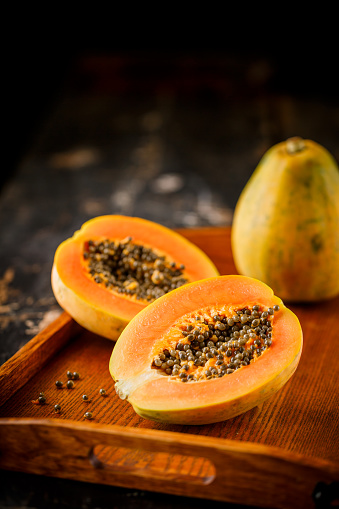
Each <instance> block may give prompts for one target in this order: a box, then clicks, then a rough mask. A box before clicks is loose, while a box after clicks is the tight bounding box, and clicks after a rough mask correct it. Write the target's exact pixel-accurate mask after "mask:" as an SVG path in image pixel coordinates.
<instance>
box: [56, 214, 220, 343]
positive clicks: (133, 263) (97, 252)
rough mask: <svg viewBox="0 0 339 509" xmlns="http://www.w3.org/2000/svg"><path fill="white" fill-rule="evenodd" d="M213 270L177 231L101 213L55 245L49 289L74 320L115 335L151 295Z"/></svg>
mask: <svg viewBox="0 0 339 509" xmlns="http://www.w3.org/2000/svg"><path fill="white" fill-rule="evenodd" d="M218 274H219V272H218V270H217V269H216V267H215V265H214V264H213V262H212V261H211V260H210V259H209V258H208V257H207V255H206V254H205V253H203V252H202V251H201V250H200V249H199V248H198V247H197V246H195V245H194V244H193V243H191V242H189V241H188V240H187V239H185V238H184V237H183V236H182V235H180V234H179V233H176V232H174V231H172V230H170V229H169V228H166V227H164V226H162V225H160V224H157V223H154V222H152V221H148V220H145V219H141V218H136V217H127V216H119V215H107V216H100V217H96V218H93V219H91V220H89V221H87V222H86V223H85V224H84V225H83V226H82V227H81V229H80V230H78V231H76V232H75V233H74V235H73V237H71V238H69V239H67V240H65V241H64V242H62V243H61V244H60V246H59V247H58V249H57V250H56V253H55V257H54V263H53V268H52V288H53V292H54V295H55V298H56V300H57V301H58V303H59V304H60V306H61V307H62V308H63V309H64V310H65V311H67V312H68V313H69V314H70V315H71V316H72V317H73V318H74V320H75V321H77V322H78V323H79V324H80V325H82V326H83V327H85V328H86V329H88V330H90V331H92V332H94V333H97V334H99V335H101V336H104V337H107V338H109V339H112V340H116V339H117V337H118V336H119V334H120V332H121V331H122V330H123V329H124V327H125V326H126V325H127V323H128V322H129V321H130V320H131V318H133V317H134V316H135V315H136V314H137V313H138V312H139V311H140V310H142V309H143V308H144V307H145V306H147V305H149V304H150V302H152V301H153V300H154V299H156V298H158V297H159V296H161V295H164V294H165V293H167V292H169V291H171V290H173V289H174V288H177V287H178V286H180V285H183V284H186V283H188V282H192V281H196V280H199V279H202V278H206V277H210V276H216V275H218Z"/></svg>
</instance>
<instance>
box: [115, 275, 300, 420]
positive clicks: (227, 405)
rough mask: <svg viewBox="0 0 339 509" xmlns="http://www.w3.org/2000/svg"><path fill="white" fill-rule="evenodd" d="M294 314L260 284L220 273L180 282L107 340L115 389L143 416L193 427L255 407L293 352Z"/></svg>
mask: <svg viewBox="0 0 339 509" xmlns="http://www.w3.org/2000/svg"><path fill="white" fill-rule="evenodd" d="M302 344H303V334H302V329H301V326H300V323H299V320H298V318H297V317H296V315H295V314H294V313H293V312H292V311H291V310H290V309H289V308H287V307H286V306H285V305H284V303H283V301H282V300H281V299H280V298H279V297H277V296H275V295H274V293H273V291H272V289H271V288H270V287H268V286H267V285H266V284H264V283H263V282H261V281H259V280H256V279H254V278H249V277H246V276H241V275H222V276H216V277H211V278H206V279H203V280H200V281H195V282H192V283H189V284H186V285H184V286H182V287H180V288H177V289H175V290H173V291H172V292H170V293H168V294H166V295H164V296H162V297H160V298H159V299H157V300H155V301H154V302H152V303H151V304H150V305H149V306H148V307H146V308H144V309H143V310H142V311H141V312H140V313H139V314H138V315H137V316H135V317H134V318H133V319H132V320H131V321H130V323H129V324H128V325H127V327H126V328H125V329H124V331H123V332H122V334H121V335H120V337H119V339H118V341H117V342H116V343H115V345H114V348H113V351H112V354H111V358H110V362H109V370H110V374H111V376H112V378H113V380H114V385H115V390H116V392H117V394H118V395H119V396H120V398H122V399H126V400H127V401H128V402H129V403H130V404H131V405H132V407H133V409H134V411H135V412H136V413H137V414H138V415H140V416H141V417H143V418H145V419H150V420H154V421H160V422H165V423H172V424H184V425H186V424H188V425H200V424H210V423H214V422H219V421H223V420H226V419H230V418H232V417H235V416H237V415H239V414H242V413H244V412H246V411H248V410H250V409H251V408H253V407H255V406H257V405H260V404H261V403H262V402H264V401H265V400H266V399H268V398H269V397H271V396H272V395H273V394H274V393H275V392H276V391H278V390H279V389H280V388H281V387H283V385H284V384H285V383H286V382H287V381H288V380H289V379H290V377H291V376H292V375H293V373H294V372H295V370H296V368H297V365H298V363H299V359H300V356H301V351H302Z"/></svg>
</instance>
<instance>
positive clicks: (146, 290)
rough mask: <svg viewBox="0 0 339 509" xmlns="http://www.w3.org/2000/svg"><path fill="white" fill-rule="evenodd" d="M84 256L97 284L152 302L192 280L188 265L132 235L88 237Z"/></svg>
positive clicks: (91, 275)
mask: <svg viewBox="0 0 339 509" xmlns="http://www.w3.org/2000/svg"><path fill="white" fill-rule="evenodd" d="M83 257H84V259H85V260H86V263H87V268H88V273H89V275H90V277H91V278H92V279H93V281H95V282H96V283H97V284H100V285H104V286H105V287H106V288H108V289H110V290H112V291H115V292H118V293H120V294H123V295H124V296H129V297H130V298H135V299H137V300H142V301H146V302H148V303H149V302H153V301H154V300H156V299H157V298H158V297H161V296H162V295H164V294H166V293H168V292H169V291H171V290H174V289H175V288H178V287H179V286H182V285H184V284H186V283H188V282H189V280H188V279H187V278H186V277H185V276H184V270H185V266H184V265H182V264H177V263H176V262H174V261H171V260H168V259H167V258H166V257H165V256H163V255H159V254H158V253H156V252H155V251H154V250H153V249H151V248H149V247H146V246H143V245H141V244H136V243H133V242H132V238H131V237H127V238H126V239H123V240H120V241H112V240H109V239H105V240H101V241H95V240H88V241H87V242H85V244H84V251H83Z"/></svg>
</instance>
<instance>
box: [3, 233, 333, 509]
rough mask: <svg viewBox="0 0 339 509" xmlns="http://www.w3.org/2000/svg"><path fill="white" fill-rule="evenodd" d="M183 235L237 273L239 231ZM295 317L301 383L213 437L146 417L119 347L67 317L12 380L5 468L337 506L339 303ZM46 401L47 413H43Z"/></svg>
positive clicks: (33, 347)
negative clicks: (120, 372) (113, 372)
mask: <svg viewBox="0 0 339 509" xmlns="http://www.w3.org/2000/svg"><path fill="white" fill-rule="evenodd" d="M181 233H182V234H184V235H185V236H186V237H188V238H189V239H190V240H192V241H193V242H195V243H196V244H197V245H199V246H200V247H201V248H202V249H204V251H205V252H206V253H207V254H208V255H209V256H210V257H211V258H212V259H213V260H214V262H215V263H216V265H217V267H218V269H219V270H220V272H221V273H223V274H227V273H235V272H236V270H235V267H234V264H233V260H232V254H231V249H230V230H229V228H215V229H197V230H184V231H182V230H181ZM290 307H291V308H292V309H293V311H294V312H295V313H296V314H297V316H298V317H299V319H300V321H301V325H302V328H303V331H304V350H303V354H302V358H301V361H300V364H299V367H298V369H297V371H296V373H295V374H294V376H293V377H292V379H291V380H290V381H289V382H288V383H287V384H286V386H284V388H283V389H281V390H280V391H279V392H278V393H277V394H276V395H275V396H273V397H272V398H271V399H270V400H269V401H267V402H266V403H264V404H263V405H262V406H261V407H260V408H258V407H257V408H255V409H253V410H251V411H249V412H246V413H245V414H243V415H241V416H238V417H236V418H234V419H231V420H229V421H225V422H220V423H217V424H213V425H203V426H179V425H165V424H160V423H155V422H151V421H148V420H144V419H142V418H140V417H139V416H137V415H136V414H135V413H134V411H133V410H132V408H131V406H130V405H129V404H128V403H127V402H126V401H122V400H120V399H119V398H118V397H117V395H116V394H115V391H114V384H113V381H112V379H111V377H110V374H109V371H108V361H109V358H110V355H111V352H112V349H113V347H114V343H112V342H111V341H109V340H106V339H104V338H101V337H99V336H95V335H94V334H92V333H89V332H87V331H85V330H84V329H82V328H81V327H80V326H79V325H77V324H76V323H75V322H74V321H73V320H72V319H71V318H70V317H69V316H68V315H67V314H66V313H63V314H62V315H61V316H60V317H59V318H58V319H57V320H56V321H55V322H54V323H52V324H51V325H50V326H49V327H47V328H46V329H45V330H44V331H43V332H41V333H40V334H38V335H37V336H36V337H35V338H33V339H32V340H31V341H30V342H29V343H28V344H27V345H25V346H24V347H23V348H22V349H21V350H20V351H19V352H17V354H16V355H14V356H13V357H12V359H10V360H9V361H7V362H6V363H5V364H4V365H3V366H2V368H1V370H0V380H1V385H0V387H1V392H0V426H1V428H0V468H2V469H8V470H15V471H22V472H29V473H34V474H41V475H46V476H55V477H62V478H68V479H77V480H80V481H86V482H94V483H103V484H111V485H116V486H123V487H129V488H137V489H143V490H151V491H157V492H164V493H171V494H178V495H186V496H191V497H200V498H206V499H211V500H222V501H229V502H234V503H239V504H248V505H254V506H260V507H271V508H286V507H289V508H298V509H302V508H307V509H309V508H312V507H315V506H316V504H317V503H320V502H321V501H323V500H324V499H326V497H327V499H331V498H332V499H333V497H334V495H333V493H332V494H331V490H332V492H333V491H334V490H335V488H336V483H337V482H338V481H339V445H338V444H339V441H338V436H339V429H338V422H339V411H338V408H339V397H338V365H339V363H338V357H337V348H336V346H337V339H338V337H337V336H338V332H337V322H338V309H339V299H338V298H337V299H334V300H332V301H329V302H326V303H320V304H311V305H295V306H290ZM67 370H71V371H78V372H79V373H80V379H79V380H76V381H75V383H74V388H73V389H67V388H66V387H65V385H66V382H67V376H66V372H67ZM58 379H59V380H61V381H63V382H64V387H63V388H62V389H58V388H57V387H56V386H55V381H56V380H58ZM101 388H104V389H106V391H107V396H106V397H103V396H102V395H100V394H99V389H101ZM40 392H44V393H45V396H46V404H45V405H36V404H34V403H32V401H34V400H36V398H37V397H38V394H39V393H40ZM83 394H87V395H88V397H89V400H90V401H88V402H85V401H83V399H82V395H83ZM56 403H59V404H60V405H61V413H60V414H57V413H55V411H54V405H55V404H56ZM86 411H91V412H92V413H93V419H92V420H91V421H88V420H86V419H85V418H84V414H85V412H86ZM318 505H319V504H318ZM324 507H325V506H324Z"/></svg>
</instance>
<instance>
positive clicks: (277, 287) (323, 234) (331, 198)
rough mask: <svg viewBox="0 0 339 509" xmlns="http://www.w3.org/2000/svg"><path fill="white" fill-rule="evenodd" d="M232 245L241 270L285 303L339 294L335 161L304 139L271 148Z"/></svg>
mask: <svg viewBox="0 0 339 509" xmlns="http://www.w3.org/2000/svg"><path fill="white" fill-rule="evenodd" d="M293 143H295V145H294V147H293ZM231 242H232V252H233V258H234V262H235V265H236V268H237V271H238V272H239V273H240V274H243V275H247V276H251V277H254V278H257V279H260V280H261V281H263V282H265V283H266V284H268V285H269V286H270V287H271V288H273V290H274V291H275V293H276V294H277V295H279V296H280V297H281V298H282V299H283V300H284V301H286V302H314V301H320V300H326V299H330V298H333V297H335V296H336V295H338V294H339V168H338V165H337V163H336V161H335V160H334V158H333V157H332V155H331V154H330V153H329V152H328V151H327V150H326V149H325V148H324V147H322V146H321V145H319V144H317V143H316V142H314V141H312V140H302V139H300V138H296V139H293V138H292V139H290V140H287V141H284V142H281V143H279V144H277V145H274V146H273V147H271V148H270V149H269V150H268V151H267V152H266V153H265V154H264V156H263V158H262V159H261V161H260V162H259V164H258V166H257V168H256V169H255V171H254V172H253V174H252V176H251V177H250V179H249V181H248V182H247V184H246V186H245V187H244V189H243V191H242V193H241V195H240V197H239V200H238V202H237V204H236V207H235V211H234V216H233V224H232V234H231Z"/></svg>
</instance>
